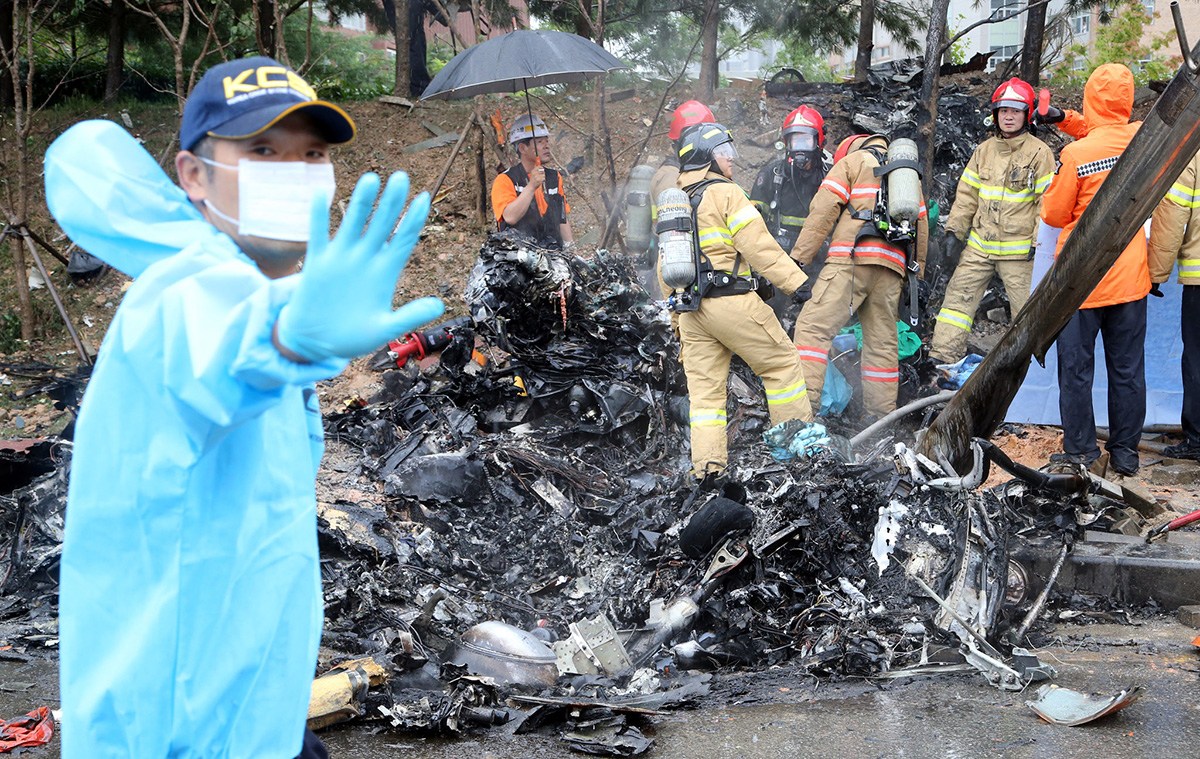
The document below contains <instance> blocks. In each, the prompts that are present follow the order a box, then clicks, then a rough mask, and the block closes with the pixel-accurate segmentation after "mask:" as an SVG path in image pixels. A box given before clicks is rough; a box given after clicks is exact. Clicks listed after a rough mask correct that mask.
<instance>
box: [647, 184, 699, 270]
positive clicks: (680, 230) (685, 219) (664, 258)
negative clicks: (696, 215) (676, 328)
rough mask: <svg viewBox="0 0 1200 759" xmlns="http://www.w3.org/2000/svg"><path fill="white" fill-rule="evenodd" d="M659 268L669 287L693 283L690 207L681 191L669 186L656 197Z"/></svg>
mask: <svg viewBox="0 0 1200 759" xmlns="http://www.w3.org/2000/svg"><path fill="white" fill-rule="evenodd" d="M656 205H657V206H658V225H657V227H656V229H655V231H656V232H657V233H658V266H659V271H660V272H661V273H662V278H663V281H664V282H666V283H667V286H668V287H671V288H674V289H676V290H682V289H684V288H686V287H688V286H690V285H691V284H692V283H693V282H695V281H696V254H695V252H694V251H693V249H692V204H691V203H690V202H689V201H688V196H687V195H686V194H685V193H684V192H683V190H678V189H676V188H674V187H668V188H667V189H665V190H663V191H662V192H660V193H659V194H658V202H657V203H656Z"/></svg>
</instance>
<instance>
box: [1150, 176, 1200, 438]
mask: <svg viewBox="0 0 1200 759" xmlns="http://www.w3.org/2000/svg"><path fill="white" fill-rule="evenodd" d="M1149 251H1150V253H1149V259H1150V282H1151V283H1152V287H1151V290H1150V292H1151V293H1154V294H1158V293H1159V292H1160V291H1159V287H1158V286H1159V285H1160V284H1161V283H1163V282H1166V281H1167V280H1168V279H1170V277H1171V268H1172V267H1173V265H1174V263H1175V260H1176V258H1178V260H1179V284H1181V285H1183V286H1184V287H1183V303H1182V305H1181V307H1180V311H1179V316H1180V319H1179V329H1180V334H1181V335H1182V337H1183V357H1182V360H1181V362H1180V364H1181V368H1182V370H1183V410H1182V413H1181V414H1180V424H1181V425H1182V426H1183V441H1182V442H1180V443H1177V444H1175V445H1168V446H1167V447H1166V448H1164V449H1163V453H1165V454H1166V455H1167V456H1170V457H1171V458H1175V459H1192V460H1197V461H1200V153H1197V154H1196V155H1194V156H1192V160H1191V162H1190V163H1188V165H1187V167H1186V168H1185V169H1184V170H1183V173H1182V174H1180V175H1179V178H1178V179H1176V180H1175V182H1174V184H1172V185H1171V189H1170V190H1169V191H1168V192H1167V196H1166V197H1165V198H1163V199H1162V202H1161V203H1159V204H1158V209H1157V210H1155V212H1154V221H1153V223H1152V224H1151V225H1150V244H1149Z"/></svg>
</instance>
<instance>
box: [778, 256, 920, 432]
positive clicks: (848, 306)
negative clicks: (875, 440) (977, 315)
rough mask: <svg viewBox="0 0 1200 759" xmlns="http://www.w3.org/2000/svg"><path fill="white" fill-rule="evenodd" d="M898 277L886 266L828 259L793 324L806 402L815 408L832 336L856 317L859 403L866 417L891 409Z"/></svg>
mask: <svg viewBox="0 0 1200 759" xmlns="http://www.w3.org/2000/svg"><path fill="white" fill-rule="evenodd" d="M903 283H904V278H903V277H902V276H900V275H899V274H897V273H896V272H895V271H893V270H892V269H890V268H887V267H885V266H877V265H871V264H855V263H853V262H851V263H845V264H843V263H839V262H836V261H834V260H832V259H831V260H830V261H829V263H827V264H825V268H823V269H821V274H820V276H819V277H818V278H817V283H816V284H815V285H814V286H813V296H812V300H810V301H809V302H808V303H806V304H804V308H802V309H801V310H800V317H799V318H798V319H797V320H796V331H795V341H796V349H797V351H799V353H800V359H801V361H800V363H801V365H802V366H803V367H804V381H805V383H806V384H807V385H808V393H809V403H811V404H812V405H813V407H814V408H820V407H821V389H822V388H823V387H824V386H825V370H826V368H827V366H828V364H829V345H830V343H831V342H832V340H833V336H834V335H836V334H837V333H838V330H840V329H841V328H842V327H844V326H845V325H846V323H847V322H848V321H850V319H851V318H852V317H853V316H854V314H855V313H857V314H858V318H859V321H860V322H862V331H863V349H862V381H863V383H862V385H863V405H864V406H865V407H866V409H867V411H868V412H870V413H872V414H886V413H888V412H890V411H892V410H894V409H895V408H896V393H897V391H898V389H899V387H900V359H899V342H900V341H899V338H898V336H897V333H896V315H897V313H898V312H899V310H900V292H901V286H902V285H903Z"/></svg>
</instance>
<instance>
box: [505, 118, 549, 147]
mask: <svg viewBox="0 0 1200 759" xmlns="http://www.w3.org/2000/svg"><path fill="white" fill-rule="evenodd" d="M549 136H550V130H549V129H547V128H546V122H544V121H542V120H541V118H539V117H537V116H530V115H529V114H525V115H524V116H518V117H517V120H516V121H514V122H513V125H512V129H510V130H508V144H509V145H516V144H517V143H518V142H520V141H521V140H528V139H532V138H537V137H549Z"/></svg>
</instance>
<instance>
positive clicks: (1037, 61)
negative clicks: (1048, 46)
mask: <svg viewBox="0 0 1200 759" xmlns="http://www.w3.org/2000/svg"><path fill="white" fill-rule="evenodd" d="M1045 33H1046V5H1045V4H1044V3H1043V4H1042V5H1035V6H1034V7H1032V8H1030V9H1029V13H1028V15H1026V17H1025V46H1024V49H1023V50H1022V51H1021V78H1022V79H1024V80H1025V81H1026V82H1029V84H1030V85H1031V86H1033V87H1037V86H1038V80H1039V79H1040V78H1041V74H1042V40H1043V38H1044V37H1045Z"/></svg>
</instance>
